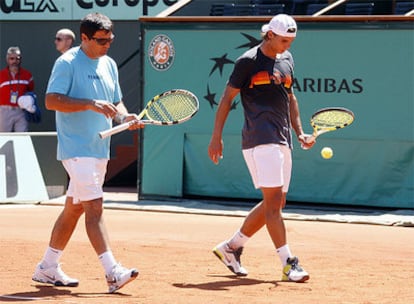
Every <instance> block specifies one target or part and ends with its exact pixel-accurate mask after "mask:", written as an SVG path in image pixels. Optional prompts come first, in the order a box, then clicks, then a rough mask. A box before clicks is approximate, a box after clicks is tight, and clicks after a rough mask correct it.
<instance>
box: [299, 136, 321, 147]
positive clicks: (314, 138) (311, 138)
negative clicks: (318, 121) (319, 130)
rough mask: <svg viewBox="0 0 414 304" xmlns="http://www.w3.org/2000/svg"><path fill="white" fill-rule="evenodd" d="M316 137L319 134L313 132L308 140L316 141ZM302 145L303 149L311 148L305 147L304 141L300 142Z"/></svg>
mask: <svg viewBox="0 0 414 304" xmlns="http://www.w3.org/2000/svg"><path fill="white" fill-rule="evenodd" d="M316 137H317V134H316V135H315V134H312V135H311V136H310V137H308V138H309V139H308V140H307V142H314V141H315V140H316ZM300 147H301V148H302V149H303V150H309V148H307V147H305V146H304V145H303V143H300Z"/></svg>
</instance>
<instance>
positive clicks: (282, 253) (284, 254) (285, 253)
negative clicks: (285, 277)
mask: <svg viewBox="0 0 414 304" xmlns="http://www.w3.org/2000/svg"><path fill="white" fill-rule="evenodd" d="M276 251H277V253H278V254H279V258H280V261H281V262H282V265H283V267H285V266H286V264H287V259H288V258H291V257H292V253H291V252H290V249H289V245H288V244H286V245H283V246H282V247H280V248H277V249H276Z"/></svg>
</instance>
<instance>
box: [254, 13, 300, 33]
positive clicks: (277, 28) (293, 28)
mask: <svg viewBox="0 0 414 304" xmlns="http://www.w3.org/2000/svg"><path fill="white" fill-rule="evenodd" d="M268 31H272V32H273V33H275V34H276V35H279V36H283V37H296V32H297V31H298V27H297V25H296V22H295V20H294V19H293V18H292V17H290V16H289V15H286V14H279V15H276V16H274V17H273V18H272V20H270V22H269V23H268V24H265V25H263V26H262V32H263V33H267V32H268Z"/></svg>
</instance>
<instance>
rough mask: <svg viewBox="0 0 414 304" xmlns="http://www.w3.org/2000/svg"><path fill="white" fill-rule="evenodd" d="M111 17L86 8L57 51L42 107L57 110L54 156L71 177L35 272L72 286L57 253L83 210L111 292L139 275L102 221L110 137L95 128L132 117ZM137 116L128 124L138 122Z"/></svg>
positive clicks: (57, 283) (39, 279) (40, 279)
mask: <svg viewBox="0 0 414 304" xmlns="http://www.w3.org/2000/svg"><path fill="white" fill-rule="evenodd" d="M112 28H113V24H112V21H111V20H110V19H109V18H108V17H106V16H104V15H102V14H99V13H93V14H88V15H87V16H86V17H85V18H84V19H83V20H82V21H81V25H80V39H81V45H80V47H74V48H71V49H70V50H68V51H66V52H65V53H64V54H63V55H62V56H60V57H59V58H58V59H57V60H56V62H55V65H54V67H53V70H52V73H51V76H50V79H49V83H48V86H47V90H46V108H47V109H48V110H53V111H56V129H57V136H58V151H57V158H58V160H60V161H62V164H63V166H64V167H65V170H66V171H67V173H68V175H69V177H70V182H69V186H68V190H67V193H66V194H67V195H66V202H65V207H64V209H63V211H62V213H61V214H60V216H59V217H58V219H57V220H56V222H55V225H54V227H53V230H52V234H51V237H50V241H49V247H48V248H47V249H46V252H45V254H44V256H43V259H42V260H41V262H40V263H39V264H38V265H37V267H36V270H35V272H34V274H33V277H32V278H33V280H34V281H37V282H42V283H49V284H53V285H55V286H69V287H76V286H78V284H79V281H78V280H77V279H74V278H71V277H69V276H68V275H66V274H65V273H64V272H63V270H62V269H61V267H60V265H59V260H60V257H61V255H62V253H63V250H64V249H65V247H66V245H67V243H68V242H69V239H70V237H71V236H72V233H73V231H74V229H75V227H76V224H77V222H78V220H79V217H80V216H81V215H82V214H83V213H84V214H85V225H86V231H87V234H88V237H89V240H90V242H91V244H92V246H93V248H94V249H95V252H96V254H97V255H98V257H99V260H100V262H101V264H102V266H103V268H104V271H105V274H106V281H107V284H108V288H109V292H110V293H112V292H115V291H116V290H118V289H119V288H121V287H123V286H124V285H125V284H127V283H129V282H130V281H132V280H134V279H135V278H136V277H137V276H138V271H137V270H136V269H135V268H130V269H129V268H125V267H123V266H121V264H120V263H118V262H117V261H116V260H115V258H114V255H113V254H112V251H111V248H110V246H109V241H108V236H107V232H106V228H105V225H104V221H103V190H102V186H103V182H104V178H105V174H106V167H107V162H108V159H109V145H110V139H109V138H107V139H104V140H102V139H100V138H99V136H98V133H99V132H100V131H102V130H106V129H108V128H110V127H111V126H112V119H115V120H117V121H118V122H119V123H121V122H123V121H130V120H136V119H137V118H138V117H137V115H135V114H129V113H128V111H127V109H126V108H125V106H124V105H123V103H122V101H121V100H122V93H121V89H120V86H119V80H118V68H117V66H116V63H115V62H114V60H113V59H112V58H110V57H108V56H107V52H108V50H109V48H110V45H111V43H112V41H113V39H114V34H113V32H112ZM142 127H143V124H141V123H139V122H138V121H137V122H136V123H135V124H133V125H132V126H131V127H130V129H131V130H133V129H137V128H142Z"/></svg>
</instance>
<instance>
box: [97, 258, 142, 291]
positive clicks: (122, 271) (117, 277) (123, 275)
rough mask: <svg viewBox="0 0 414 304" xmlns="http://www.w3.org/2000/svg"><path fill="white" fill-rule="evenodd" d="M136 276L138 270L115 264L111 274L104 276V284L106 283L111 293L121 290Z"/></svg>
mask: <svg viewBox="0 0 414 304" xmlns="http://www.w3.org/2000/svg"><path fill="white" fill-rule="evenodd" d="M137 276H138V270H136V269H135V268H131V269H128V268H125V267H123V266H121V264H116V265H115V266H114V268H112V271H111V273H109V274H106V275H105V277H106V282H107V283H108V291H109V293H113V292H115V291H117V290H118V289H120V288H122V287H123V286H125V285H126V284H128V283H129V282H131V281H132V280H134V279H136V277H137Z"/></svg>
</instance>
